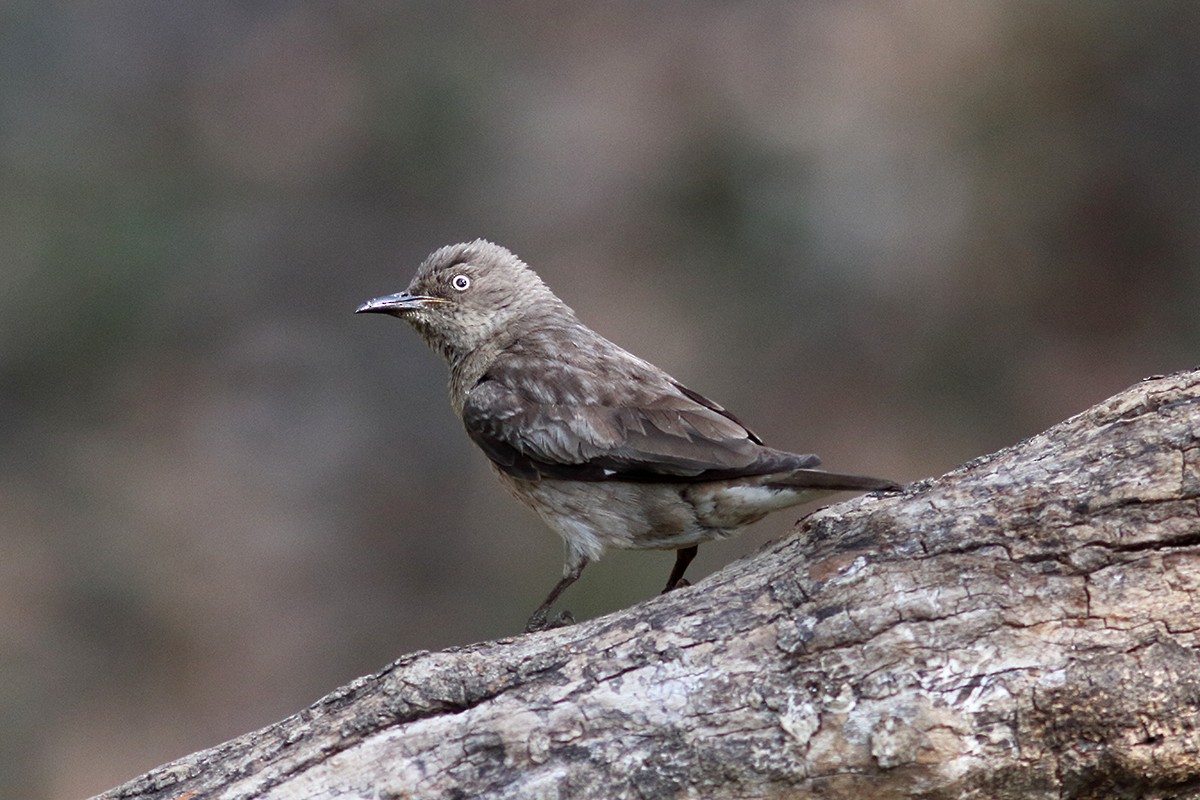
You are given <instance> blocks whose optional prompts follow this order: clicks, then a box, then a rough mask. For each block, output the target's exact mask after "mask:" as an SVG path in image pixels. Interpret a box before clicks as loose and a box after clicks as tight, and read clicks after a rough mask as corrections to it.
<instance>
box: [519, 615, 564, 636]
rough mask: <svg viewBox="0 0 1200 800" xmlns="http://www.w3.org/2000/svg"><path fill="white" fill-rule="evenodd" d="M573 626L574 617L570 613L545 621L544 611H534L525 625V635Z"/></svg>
mask: <svg viewBox="0 0 1200 800" xmlns="http://www.w3.org/2000/svg"><path fill="white" fill-rule="evenodd" d="M574 624H575V616H574V615H573V614H572V613H571V612H570V611H564V612H562V613H561V614H559V615H558V616H557V617H555V618H554V619H547V618H546V612H545V611H535V612H533V616H531V617H530V618H529V621H528V622H526V623H525V632H526V633H536V632H538V631H549V630H553V629H555V628H565V627H567V626H568V625H574Z"/></svg>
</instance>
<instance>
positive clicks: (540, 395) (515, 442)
mask: <svg viewBox="0 0 1200 800" xmlns="http://www.w3.org/2000/svg"><path fill="white" fill-rule="evenodd" d="M355 313H358V314H366V313H370V314H388V315H391V316H394V317H398V318H400V319H402V320H404V321H405V322H407V323H409V324H410V325H411V326H412V327H413V328H414V329H415V330H416V332H417V334H419V336H420V337H421V338H422V339H423V340H424V341H425V342H426V343H427V344H428V345H429V346H430V347H431V348H432V349H433V350H434V351H436V352H437V353H438V354H440V355H441V357H442V358H443V359H444V360H445V361H446V363H447V365H448V366H449V372H450V381H449V390H450V403H451V406H452V407H453V409H454V412H455V413H456V415H457V416H458V417H459V418H460V419H461V420H462V423H463V426H464V427H465V428H466V432H467V435H468V436H469V437H470V438H471V440H472V441H473V442H474V443H475V444H476V445H478V447H479V448H480V449H481V450H483V452H484V453H485V454H486V455H487V457H488V459H489V460H490V463H491V466H492V468H493V470H494V472H495V473H496V475H497V476H498V477H499V479H500V482H501V483H502V484H503V485H504V486H505V488H507V489H508V491H509V492H510V493H511V494H512V495H513V496H514V497H515V498H516V499H517V500H519V501H520V502H521V503H523V504H524V505H526V506H528V507H529V508H531V509H532V510H533V511H534V512H535V513H536V514H537V515H538V516H539V517H541V519H542V520H543V521H544V522H545V523H546V525H548V526H549V527H550V528H551V529H553V530H554V531H555V532H557V533H558V534H559V535H560V536H561V537H562V539H563V542H564V544H565V559H564V566H563V577H562V579H561V580H559V581H558V582H557V583H556V584H555V585H554V587H553V588H552V589H551V590H550V593H549V594H548V595H547V596H546V599H545V600H544V601H543V602H542V604H541V605H540V606H538V608H537V609H536V610H535V611H534V612H533V614H532V615H530V617H529V619H528V621H527V623H526V626H525V629H526V631H529V632H532V631H538V630H543V629H546V628H548V627H557V626H558V625H561V624H570V623H571V622H573V621H574V620H573V618H572V617H571V615H570V613H569V612H563V613H562V614H561V615H560V616H559V617H558V618H557V619H555V620H550V619H549V618H548V615H549V612H550V609H551V608H552V606H553V605H554V603H555V602H556V601H557V600H558V598H559V596H560V595H561V594H562V593H563V591H564V590H566V588H567V587H568V586H570V585H571V584H572V583H574V582H575V581H576V580H578V579H579V576H580V574H581V573H582V572H583V570H584V568H585V567H586V566H587V565H588V564H589V563H591V562H593V561H595V560H597V559H598V558H600V556H601V555H602V554H603V553H604V552H605V550H606V549H608V548H625V549H659V550H674V551H675V563H674V565H673V567H672V569H671V573H670V575H669V577H668V579H667V584H666V587H665V588H664V589H663V593H664V594H665V593H666V592H669V591H672V590H673V589H676V588H677V587H680V586H686V585H688V583H687V581H686V580H685V579H684V573H685V571H686V570H687V567H688V565H689V564H690V563H691V561H692V559H693V558H694V557H695V556H696V552H697V549H698V547H699V545H700V544H702V543H704V542H707V541H711V540H714V539H724V538H726V537H729V536H732V535H733V534H735V533H736V532H737V531H738V530H739V529H741V528H742V527H744V526H746V525H748V524H750V523H753V522H757V521H758V520H760V519H762V518H763V517H765V516H766V515H767V514H769V513H771V512H772V511H778V510H780V509H784V508H789V507H791V506H795V505H798V504H801V503H805V502H809V501H811V500H814V499H816V498H818V497H822V496H825V495H828V494H830V493H833V492H839V491H858V492H862V491H868V492H870V491H896V490H898V489H899V486H898V485H897V484H896V483H894V482H892V481H890V480H885V479H882V478H871V477H866V476H861V475H844V474H838V473H834V472H826V471H823V470H820V469H817V465H818V464H819V463H820V459H819V458H818V457H817V456H816V455H813V454H811V453H810V454H804V455H801V454H796V453H790V452H786V451H783V450H777V449H774V448H772V447H768V446H767V445H765V444H764V443H763V441H762V439H760V438H759V437H758V436H757V435H756V434H755V433H754V432H753V431H751V430H750V429H749V428H748V427H747V426H746V425H745V424H744V423H743V422H742V421H741V420H740V419H738V418H737V417H736V416H734V415H733V413H731V412H730V411H727V410H726V409H725V408H723V407H722V406H720V405H718V404H717V403H715V402H713V401H712V400H709V399H708V398H707V397H705V396H704V395H702V394H700V393H698V392H695V391H693V390H692V389H689V388H688V387H687V386H685V385H683V384H682V383H680V382H679V381H677V380H675V379H674V378H673V377H671V376H670V375H669V374H667V373H666V372H665V371H663V370H661V369H659V368H658V367H656V366H654V365H653V364H651V363H650V362H648V361H646V360H644V359H642V358H639V357H638V356H636V355H633V354H632V353H630V352H628V351H626V350H624V349H623V348H621V347H619V346H618V345H616V344H614V343H613V342H611V341H609V340H608V339H606V338H605V337H603V336H601V335H600V334H599V333H597V332H596V331H594V330H592V329H591V328H589V327H587V326H586V325H584V324H583V323H582V322H580V320H579V318H578V317H577V316H576V314H575V312H574V311H573V310H572V309H571V308H570V307H569V306H568V305H567V304H566V303H565V302H563V301H562V300H561V299H559V298H558V296H557V295H555V294H554V293H553V292H552V291H551V290H550V288H549V287H548V286H547V285H546V284H545V283H544V282H543V281H542V279H541V278H539V277H538V275H537V273H535V272H534V271H533V270H532V269H531V268H530V267H529V266H528V265H527V264H525V262H524V261H522V260H521V259H520V258H518V257H517V256H516V255H514V254H513V253H512V252H511V251H509V250H508V249H506V248H504V247H502V246H500V245H497V244H494V243H492V242H490V241H487V240H484V239H476V240H475V241H471V242H463V243H461V244H453V245H448V246H446V247H442V248H440V249H438V250H436V251H435V252H433V253H432V254H431V255H430V256H429V257H428V258H426V259H425V261H424V262H422V263H421V265H420V266H419V267H418V268H417V271H416V274H415V276H414V277H413V279H412V281H411V282H410V283H409V285H408V288H407V289H405V290H404V291H401V292H398V293H395V294H389V295H386V296H382V297H377V298H375V299H373V300H368V301H367V302H365V303H363V304H362V305H360V306H358V308H357V309H356V310H355Z"/></svg>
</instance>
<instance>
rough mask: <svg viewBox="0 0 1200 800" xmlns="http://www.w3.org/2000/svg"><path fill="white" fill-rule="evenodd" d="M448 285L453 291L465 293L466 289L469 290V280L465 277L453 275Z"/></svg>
mask: <svg viewBox="0 0 1200 800" xmlns="http://www.w3.org/2000/svg"><path fill="white" fill-rule="evenodd" d="M450 285H451V286H453V287H454V288H455V289H458V290H459V291H460V292H465V291H466V290H467V289H469V288H471V279H470V278H468V277H467V276H466V275H455V276H454V277H453V278H451V279H450Z"/></svg>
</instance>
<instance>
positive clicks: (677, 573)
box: [662, 544, 700, 594]
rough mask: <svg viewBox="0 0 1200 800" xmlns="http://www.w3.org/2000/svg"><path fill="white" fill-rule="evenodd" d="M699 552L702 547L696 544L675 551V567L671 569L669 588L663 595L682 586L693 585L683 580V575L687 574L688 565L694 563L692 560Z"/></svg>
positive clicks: (664, 590)
mask: <svg viewBox="0 0 1200 800" xmlns="http://www.w3.org/2000/svg"><path fill="white" fill-rule="evenodd" d="M699 550H700V545H698V544H694V545H692V546H691V547H681V548H679V549H678V550H676V551H675V566H674V567H672V568H671V577H669V578H667V588H665V589H663V590H662V593H663V594H666V593H667V592H669V591H671V590H672V589H677V588H679V587H681V586H690V585H691V584H689V583H688V582H687V581H685V580H684V579H683V573H685V572H687V568H688V564H690V563H692V559H693V558H695V557H696V553H697V551H699Z"/></svg>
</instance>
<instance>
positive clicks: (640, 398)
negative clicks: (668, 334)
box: [463, 357, 820, 482]
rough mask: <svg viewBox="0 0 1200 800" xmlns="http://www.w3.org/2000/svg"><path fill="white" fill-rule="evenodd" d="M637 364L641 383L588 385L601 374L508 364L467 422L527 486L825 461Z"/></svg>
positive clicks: (689, 476)
mask: <svg viewBox="0 0 1200 800" xmlns="http://www.w3.org/2000/svg"><path fill="white" fill-rule="evenodd" d="M631 358H632V357H631ZM625 366H626V367H628V366H629V364H626V365H625ZM634 366H644V367H646V368H648V370H647V371H646V373H645V374H644V375H642V376H640V378H641V380H635V381H624V380H620V378H625V377H626V376H627V375H628V373H627V372H626V373H624V374H622V375H621V376H620V378H617V377H614V376H609V378H608V381H607V383H605V382H603V381H602V380H601V381H600V382H599V383H597V381H596V380H595V379H596V377H597V376H596V375H595V374H592V375H591V376H590V379H591V382H590V383H589V384H587V385H581V384H580V381H587V380H589V374H588V373H589V372H591V370H587V369H585V370H584V371H583V374H582V375H578V374H575V371H574V370H569V371H567V373H568V374H564V372H563V371H562V370H554V369H553V368H551V371H552V372H553V373H554V374H553V375H552V376H551V378H553V379H548V378H547V376H546V375H545V372H544V371H543V373H542V374H541V375H540V376H538V375H537V374H536V373H535V372H533V371H530V370H528V369H523V368H520V365H517V368H514V369H504V368H503V365H501V367H500V368H496V369H493V370H491V371H489V374H487V375H485V376H484V377H483V379H482V380H480V381H479V383H477V384H476V385H475V387H474V388H473V389H472V390H471V391H470V392H469V393H468V395H467V398H466V403H465V404H464V407H463V423H464V425H465V426H466V429H467V433H468V434H470V436H471V438H472V439H473V440H474V441H475V443H476V444H477V445H479V447H480V448H482V449H483V451H484V452H485V453H487V455H488V457H489V458H490V459H491V460H492V461H493V462H494V463H495V464H496V465H497V466H498V467H499V468H500V469H502V470H503V471H505V472H506V473H508V474H509V475H512V476H514V477H517V478H524V479H526V480H538V479H540V478H561V479H570V480H592V481H598V480H621V481H639V482H654V481H670V482H680V481H704V480H716V479H721V478H733V477H739V476H743V475H763V474H768V473H774V472H781V471H785V470H792V469H803V468H809V467H814V466H816V465H817V464H818V463H820V460H819V459H818V458H817V457H816V456H815V455H796V454H792V453H784V452H782V451H778V450H773V449H771V448H769V447H764V446H763V445H762V442H761V441H760V440H759V439H758V437H757V436H755V435H754V434H753V433H752V432H751V431H750V430H749V429H748V428H746V426H745V425H743V424H742V423H741V422H739V421H738V420H737V419H736V418H735V417H734V416H733V415H732V414H730V413H729V412H727V411H725V410H724V409H723V408H721V407H720V406H718V405H717V404H716V403H713V402H712V401H710V400H708V399H706V398H705V397H703V396H702V395H700V394H697V393H696V392H693V391H691V390H689V389H687V388H685V387H683V386H682V385H680V384H678V383H676V382H674V381H673V380H671V379H670V378H669V377H668V376H666V375H665V374H663V373H661V372H659V371H658V370H657V369H656V368H653V367H650V365H648V364H645V362H641V361H640V359H638V360H637V361H636V362H635V363H634ZM531 381H536V383H531ZM613 383H616V384H617V385H616V387H614V386H612V384H613ZM598 386H599V389H598V388H597V387H598Z"/></svg>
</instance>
